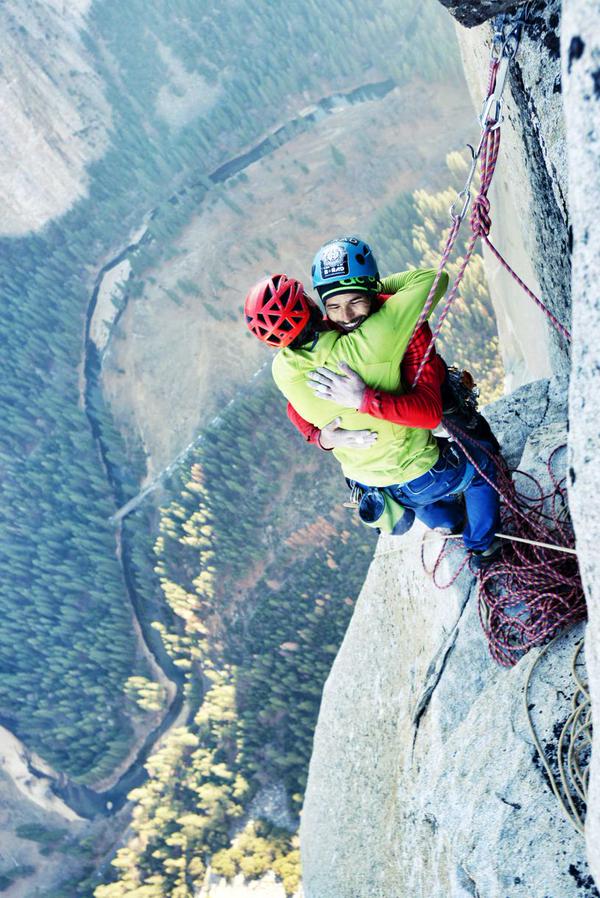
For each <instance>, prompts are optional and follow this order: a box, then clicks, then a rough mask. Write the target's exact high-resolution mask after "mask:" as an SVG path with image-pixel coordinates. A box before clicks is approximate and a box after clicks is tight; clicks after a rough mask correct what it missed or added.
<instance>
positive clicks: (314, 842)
mask: <svg viewBox="0 0 600 898" xmlns="http://www.w3.org/2000/svg"><path fill="white" fill-rule="evenodd" d="M442 2H443V4H444V5H445V6H446V7H448V8H449V9H450V11H451V12H452V14H453V15H454V16H455V17H456V18H457V20H458V21H459V22H461V23H463V24H466V25H469V26H473V25H479V26H480V27H477V28H472V29H471V30H469V31H465V30H463V29H461V28H460V27H459V28H458V31H459V40H460V43H461V49H462V53H463V60H464V63H465V70H466V74H467V80H468V82H469V86H470V89H471V91H472V94H473V99H474V101H475V105H476V107H477V108H478V109H479V108H480V106H481V101H482V99H483V96H484V91H485V86H486V79H485V74H486V69H487V65H486V63H487V60H488V58H489V48H490V42H491V38H492V29H491V26H490V24H489V22H487V23H486V20H488V19H489V18H490V17H491V16H492V15H495V14H496V13H498V12H501V11H503V10H505V9H506V6H507V4H505V3H502V2H498V3H494V2H485V0H484V2H481V3H473V2H470V0H463V2H459V0H455V2H450V0H442ZM529 13H530V14H529V23H528V26H527V29H526V32H525V34H524V36H523V38H522V41H521V47H520V49H519V54H518V57H517V59H516V60H515V62H514V63H513V65H512V67H511V74H510V76H509V79H508V83H507V90H506V94H505V100H506V103H505V108H504V116H505V119H504V122H503V125H502V147H501V151H500V161H499V164H498V169H497V172H496V182H495V185H494V187H493V189H492V191H491V194H490V198H491V200H492V219H493V221H494V226H493V228H492V231H491V234H490V236H491V239H492V241H493V242H494V243H495V245H497V246H498V248H499V249H500V251H501V252H502V253H503V254H504V255H505V256H506V258H507V259H508V261H509V262H510V263H511V264H512V265H513V267H514V268H515V269H516V270H517V271H518V273H519V274H521V276H522V277H523V278H524V280H525V281H526V282H527V283H529V284H530V286H531V287H532V288H533V289H534V290H535V291H536V292H538V289H539V291H540V294H541V296H542V297H543V299H544V301H545V302H546V303H547V304H548V305H549V307H550V308H551V310H552V311H553V312H554V313H555V314H556V315H557V317H558V318H559V319H560V320H561V321H562V323H563V324H564V325H566V326H567V327H571V321H570V319H571V295H572V319H573V320H572V331H573V343H572V367H571V359H570V354H569V350H568V347H567V346H566V345H565V344H564V342H563V340H562V339H561V338H559V337H557V336H556V334H555V333H554V332H553V330H552V329H551V327H550V325H549V324H548V323H547V322H546V321H545V320H544V318H543V317H542V316H541V315H540V314H539V313H538V312H537V311H536V310H535V309H532V308H531V306H530V301H529V300H528V299H527V298H526V297H525V295H524V294H521V293H520V292H519V288H518V287H516V286H513V285H512V282H511V281H510V280H508V279H507V278H506V277H505V276H504V274H503V273H502V272H499V271H498V269H497V267H495V266H496V263H495V262H493V261H492V260H490V259H487V260H486V261H487V262H488V265H489V268H488V272H489V275H490V281H491V287H492V294H493V299H494V303H495V307H496V311H497V315H498V318H499V330H500V336H501V342H502V344H503V351H504V353H505V361H506V363H507V370H508V375H509V377H508V381H509V386H510V387H514V386H518V384H519V383H523V382H527V381H531V380H532V378H535V377H536V376H538V377H539V376H540V375H541V374H545V373H546V372H547V370H551V371H552V372H553V373H555V374H556V373H558V374H559V375H562V378H560V377H559V379H554V380H552V381H550V382H549V383H548V382H547V381H546V382H545V385H544V384H543V383H533V384H529V385H528V386H527V387H523V388H522V389H520V390H518V391H517V392H516V393H514V394H512V395H511V396H510V397H509V398H508V399H506V400H503V401H502V402H501V403H499V404H496V406H495V407H494V410H493V415H492V416H491V417H493V425H494V428H495V430H496V432H497V434H498V436H499V438H500V441H501V443H502V444H503V448H504V452H505V454H506V456H507V458H508V460H509V461H510V462H511V463H514V462H515V460H516V459H518V458H519V457H520V456H521V453H522V450H523V446H524V443H525V442H526V440H527V447H526V451H525V453H524V455H523V461H522V465H524V466H525V467H526V469H527V470H531V471H533V472H535V471H537V472H538V473H540V472H543V469H544V458H545V456H546V455H547V454H548V453H549V452H550V451H551V450H552V448H553V447H554V446H556V444H557V442H560V441H566V440H567V438H568V457H566V456H565V454H564V453H561V454H560V455H559V459H558V461H559V463H560V464H562V465H564V466H565V468H566V469H567V470H568V475H569V476H568V482H569V499H570V506H571V511H572V516H573V522H574V526H575V532H576V537H577V548H578V554H579V559H580V566H581V573H582V579H583V582H584V588H585V590H586V598H587V601H588V609H589V623H588V625H587V627H586V628H585V661H586V667H587V672H588V676H589V681H590V692H591V698H592V707H593V709H594V711H595V712H596V713H595V715H594V716H595V718H597V717H598V713H597V709H598V707H599V706H600V648H599V646H600V588H599V586H598V583H600V570H599V567H600V565H599V562H598V558H599V557H600V556H599V552H598V545H599V540H598V535H599V534H598V529H599V527H600V513H599V512H600V509H599V508H598V505H599V503H600V500H599V498H598V496H599V490H598V486H597V478H596V477H595V468H596V465H597V459H598V458H599V457H600V456H599V453H598V448H599V445H598V444H599V443H600V430H599V428H598V421H599V420H600V389H599V387H600V384H599V383H598V380H599V378H600V363H599V361H598V350H597V347H598V345H600V287H599V286H598V285H599V283H600V277H599V275H600V271H599V269H600V224H599V219H598V214H597V208H598V198H599V197H600V152H599V150H600V8H599V7H598V4H597V3H596V2H592V0H565V2H564V3H563V4H562V6H561V3H560V2H559V0H548V2H542V0H536V2H533V3H530V4H529ZM481 23H485V24H481ZM561 32H562V33H561ZM563 90H564V100H565V103H564V109H565V112H563ZM565 113H566V127H565ZM567 151H568V155H567ZM571 250H572V252H573V270H572V271H571ZM567 379H570V383H569V386H568V385H567ZM567 389H569V412H568V421H567V412H566V409H565V408H564V400H565V394H566V392H567ZM412 539H413V540H414V537H412ZM416 542H417V540H414V541H412V542H411V540H406V541H405V542H403V545H402V548H401V547H400V546H399V545H398V544H396V545H394V541H393V540H390V539H383V538H382V540H381V542H380V544H379V549H378V552H377V555H376V556H375V559H374V561H373V564H372V566H371V569H370V572H369V576H368V579H367V581H366V583H365V587H364V590H363V593H362V594H361V597H360V600H359V602H358V604H357V608H356V613H355V616H354V618H353V620H352V623H351V626H350V628H349V630H348V634H347V636H346V639H345V641H344V643H343V646H342V649H341V651H340V654H339V657H338V659H337V660H336V663H335V665H334V667H333V669H332V672H331V676H330V678H329V680H328V683H327V685H326V689H325V692H324V697H323V704H322V710H321V715H320V719H319V723H318V726H317V731H316V736H315V751H314V756H313V761H312V764H311V770H310V776H309V783H308V789H307V796H306V805H305V810H304V816H303V821H302V843H303V852H304V876H305V884H306V894H307V896H308V898H325V896H327V898H346V896H347V898H355V896H362V895H369V896H370V898H371V896H372V898H384V896H385V898H388V896H390V898H391V896H396V895H410V896H411V898H412V896H415V898H421V896H422V898H425V896H427V898H454V896H456V898H459V896H460V898H463V896H479V898H496V896H497V898H521V896H523V898H526V896H527V898H533V896H535V898H538V896H539V898H542V896H544V898H561V896H563V895H564V896H570V898H572V896H583V895H585V896H592V895H597V894H598V892H597V891H596V886H595V885H594V880H593V878H592V874H593V875H594V876H595V878H596V882H597V883H600V757H599V750H598V747H597V746H598V740H597V739H596V741H595V746H594V750H593V755H592V764H591V779H590V791H589V796H588V805H587V818H586V840H587V857H588V860H587V861H586V858H585V845H584V842H583V839H582V838H581V836H579V835H578V834H577V833H576V832H575V830H574V829H573V828H572V827H571V826H570V824H569V823H567V822H566V821H565V820H564V819H563V818H562V816H561V815H560V811H559V807H558V804H557V802H556V800H555V798H554V797H553V796H551V794H550V791H549V789H548V784H547V782H546V780H545V779H544V777H543V776H542V775H541V773H540V768H539V765H538V764H537V763H536V760H535V752H534V751H533V748H532V737H531V733H530V730H529V728H528V726H527V724H526V717H525V712H524V708H523V704H522V699H523V685H524V681H525V676H526V669H527V668H528V667H529V664H530V663H531V661H532V660H533V659H535V657H536V655H537V654H539V651H537V652H531V653H530V655H529V657H527V658H524V659H523V660H522V661H521V662H520V663H519V664H518V665H517V666H516V667H515V668H513V669H512V670H510V671H502V670H500V669H498V668H496V667H495V666H494V665H493V664H492V662H491V661H490V660H489V658H488V656H487V654H486V650H485V646H484V641H483V635H482V632H481V629H480V626H479V622H478V620H477V616H476V610H475V603H474V596H473V580H472V578H470V577H469V575H468V574H467V573H465V572H463V573H462V574H461V575H460V576H459V577H458V579H457V580H456V581H455V583H454V584H453V585H452V587H450V588H449V589H446V590H444V591H442V592H440V591H439V590H438V589H437V588H436V587H435V586H434V585H432V582H431V579H430V578H429V577H427V576H426V575H425V574H423V572H422V570H421V567H420V564H419V561H418V546H417V545H416ZM431 548H432V547H430V546H428V547H427V551H428V552H429V551H430V549H431ZM448 563H449V564H450V567H451V566H452V563H453V562H452V560H450V561H449V562H448ZM454 563H456V562H454ZM451 573H452V571H451V570H450V571H449V572H448V574H449V576H451ZM583 632H584V628H583V626H581V627H579V628H577V629H576V630H574V631H572V632H571V633H569V634H567V635H565V636H564V637H562V638H561V640H560V641H559V642H558V643H556V644H555V645H554V646H553V647H552V649H551V650H550V651H549V652H548V653H547V655H545V656H544V658H543V661H542V662H541V664H540V667H539V669H538V671H537V673H536V677H535V678H534V680H533V682H532V687H531V688H532V692H531V694H530V698H529V704H530V708H531V709H532V716H533V718H534V723H535V726H536V730H537V732H538V735H539V736H540V738H541V740H542V744H543V745H544V746H545V747H546V749H547V750H548V752H549V754H550V755H551V754H552V752H553V750H555V742H556V736H557V731H558V729H560V723H561V722H562V720H564V718H565V716H566V713H567V711H566V708H565V706H564V705H563V704H562V702H563V701H564V700H565V698H569V697H570V696H571V695H572V694H573V691H574V690H573V684H572V682H571V680H570V674H569V666H570V663H571V659H572V655H573V645H574V643H575V641H576V640H577V639H578V638H579V637H581V635H582V633H583ZM588 862H589V868H588V866H587V864H588Z"/></svg>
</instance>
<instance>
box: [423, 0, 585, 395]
mask: <svg viewBox="0 0 600 898" xmlns="http://www.w3.org/2000/svg"><path fill="white" fill-rule="evenodd" d="M528 8H529V3H527V4H525V6H524V8H523V10H522V14H521V15H520V16H517V17H516V18H513V19H511V18H510V17H508V16H507V15H502V16H498V17H497V18H496V19H495V20H494V21H495V28H496V30H495V34H494V38H493V41H492V49H491V53H490V63H489V71H488V86H487V95H486V98H485V100H484V102H483V107H482V110H481V115H480V123H481V129H482V130H481V137H480V140H479V145H478V147H477V149H476V150H473V151H472V162H471V167H470V169H469V173H468V175H467V180H466V182H465V186H464V187H463V189H462V190H461V191H460V193H459V194H458V195H457V197H456V199H455V200H454V202H453V204H452V206H451V207H450V217H451V219H452V224H451V226H450V231H449V234H448V239H447V241H446V245H445V247H444V251H443V253H442V258H441V260H440V264H439V267H438V270H437V273H436V276H435V278H434V281H433V284H432V286H431V289H430V291H429V295H428V297H427V300H426V302H425V305H424V307H423V311H422V313H421V315H420V317H419V320H418V322H417V324H416V326H415V331H416V330H417V329H418V328H419V327H420V326H421V325H422V324H423V322H424V321H426V320H427V317H428V315H429V312H430V311H431V307H432V304H433V301H434V297H435V293H436V290H437V287H438V284H439V281H440V278H441V276H442V272H443V270H444V268H445V267H446V263H447V262H448V259H449V257H450V255H451V253H452V250H453V248H454V245H455V243H456V239H457V237H458V234H459V231H460V228H461V225H462V223H463V221H464V219H465V217H466V215H467V212H468V209H469V206H470V204H471V187H472V183H473V179H474V177H475V174H476V171H477V166H478V164H480V167H481V180H480V187H479V192H478V194H477V196H476V198H475V200H474V201H473V208H472V211H471V216H470V226H471V237H470V239H469V242H468V244H467V248H466V252H465V255H464V257H463V260H462V263H461V265H460V268H459V270H458V274H457V275H456V278H455V279H454V283H453V285H452V287H451V289H450V292H449V293H448V295H447V297H446V300H445V302H444V305H443V307H442V311H441V313H440V316H439V319H438V322H437V324H436V327H435V330H434V332H433V335H432V338H431V341H430V343H429V345H428V347H427V349H426V351H425V354H424V355H423V358H422V359H421V362H420V365H419V368H418V369H417V373H416V375H415V378H414V381H413V384H412V385H413V387H415V386H416V384H417V383H418V381H419V379H420V377H421V374H422V372H423V368H424V367H425V364H426V362H427V359H428V358H429V356H430V355H431V352H432V351H433V347H434V344H435V341H436V339H437V337H438V336H439V333H440V331H441V329H442V326H443V324H444V321H445V320H446V317H447V315H448V313H449V311H450V308H451V306H452V304H453V303H454V301H455V299H456V297H457V296H458V290H459V287H460V285H461V282H462V280H463V277H464V274H465V271H466V270H467V267H468V265H469V262H470V261H471V258H472V256H473V253H474V252H475V248H476V246H477V241H478V240H479V238H481V239H482V240H483V242H484V243H485V244H486V246H488V247H489V249H490V251H491V252H492V253H493V255H494V256H495V257H496V259H497V260H498V261H499V262H500V264H501V265H502V266H503V267H504V268H505V270H506V271H507V272H508V273H509V274H510V275H511V276H512V277H513V278H514V279H515V281H516V282H517V283H518V284H519V285H520V286H521V287H522V289H523V290H524V291H525V292H526V293H527V295H528V296H529V297H530V298H531V299H532V300H533V301H534V302H535V303H536V305H537V306H538V307H539V308H540V309H541V310H542V311H543V312H544V314H545V315H546V316H547V317H548V319H549V321H550V322H551V324H552V325H553V326H554V327H555V328H556V330H557V331H558V332H559V333H560V334H561V335H562V337H563V338H564V339H565V340H566V341H567V342H570V341H571V334H570V332H569V330H568V329H567V328H566V327H565V326H564V325H563V324H561V322H560V321H559V320H558V318H557V317H556V315H554V314H553V313H552V312H551V311H550V309H549V308H548V307H547V306H546V305H545V303H544V302H542V300H541V299H540V298H539V297H538V296H537V295H536V294H535V293H534V292H533V291H532V290H531V289H530V288H529V287H528V286H527V285H526V284H525V282H524V281H523V280H522V279H521V278H520V277H519V276H518V275H517V273H516V272H515V271H514V269H513V268H511V266H510V265H509V264H508V262H507V261H506V259H505V258H504V257H503V256H502V254H501V253H500V252H499V250H498V249H497V248H496V247H495V246H494V244H493V243H492V242H491V240H490V239H489V233H490V229H491V226H492V220H491V214H490V201H489V198H488V191H489V189H490V186H491V183H492V179H493V177H494V172H495V170H496V163H497V161H498V153H499V150H500V125H501V124H502V121H503V117H502V108H503V104H504V99H503V94H504V87H505V84H506V78H507V75H508V71H509V67H510V63H511V62H512V60H513V59H514V57H515V55H516V53H517V50H518V47H519V42H520V38H521V31H522V28H523V25H524V24H525V23H526V21H527V14H528ZM459 207H460V211H458V210H459Z"/></svg>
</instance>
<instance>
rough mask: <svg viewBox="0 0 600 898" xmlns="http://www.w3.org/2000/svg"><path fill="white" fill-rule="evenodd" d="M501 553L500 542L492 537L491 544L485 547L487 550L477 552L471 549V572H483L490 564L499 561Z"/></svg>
mask: <svg viewBox="0 0 600 898" xmlns="http://www.w3.org/2000/svg"><path fill="white" fill-rule="evenodd" d="M501 553H502V540H501V539H498V538H497V537H494V540H493V542H492V543H491V544H490V545H489V546H488V547H487V549H482V550H481V551H479V552H478V551H477V550H475V549H471V570H473V571H483V570H485V568H486V567H489V565H490V564H492V562H494V561H499V560H500V555H501Z"/></svg>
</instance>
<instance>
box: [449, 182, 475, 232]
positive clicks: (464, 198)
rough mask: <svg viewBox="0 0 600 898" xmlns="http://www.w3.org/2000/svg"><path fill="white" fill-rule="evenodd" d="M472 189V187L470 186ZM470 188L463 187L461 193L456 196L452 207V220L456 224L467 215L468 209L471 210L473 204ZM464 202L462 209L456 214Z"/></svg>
mask: <svg viewBox="0 0 600 898" xmlns="http://www.w3.org/2000/svg"><path fill="white" fill-rule="evenodd" d="M469 187H470V185H469ZM469 187H463V189H462V190H461V192H460V193H457V194H456V199H455V200H454V202H453V203H452V205H451V206H450V218H451V219H452V221H453V222H454V224H456V222H458V221H462V220H463V218H464V217H465V215H466V214H467V209H468V208H469V204H470V202H471V191H470V189H469ZM461 202H462V209H461V210H460V212H459V213H458V215H457V214H456V206H457V204H458V203H461Z"/></svg>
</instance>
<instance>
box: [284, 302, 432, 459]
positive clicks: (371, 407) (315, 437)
mask: <svg viewBox="0 0 600 898" xmlns="http://www.w3.org/2000/svg"><path fill="white" fill-rule="evenodd" d="M378 298H379V299H380V300H381V302H385V300H386V299H388V296H385V295H383V294H380V295H379V297H378ZM430 342H431V329H430V327H429V325H428V324H427V322H425V324H422V325H421V327H420V328H419V329H418V330H417V331H416V332H415V334H414V336H413V338H412V340H411V341H410V343H409V344H408V346H407V348H406V352H405V353H404V357H403V359H402V364H401V366H400V371H401V373H402V381H403V383H404V384H405V385H406V386H408V385H410V384H412V382H413V380H414V378H415V375H416V373H417V369H418V367H419V364H420V363H421V359H422V358H423V356H424V355H425V351H426V349H427V347H428V346H429V343H430ZM445 376H446V368H445V366H444V363H443V361H442V359H441V358H440V356H439V355H438V354H437V353H436V351H435V347H434V348H433V349H432V351H431V352H430V354H429V358H428V359H427V362H426V363H425V367H424V368H423V371H422V373H421V377H420V378H419V382H418V384H417V386H416V387H415V388H414V390H410V392H408V393H405V394H403V395H399V394H396V393H384V392H383V391H382V390H376V389H374V388H373V387H367V388H366V389H365V395H364V398H363V401H362V405H361V407H360V408H359V412H364V414H366V415H372V416H373V417H374V418H382V419H384V420H386V421H391V422H392V423H393V424H404V425H405V426H407V427H424V428H427V429H429V430H432V429H433V428H434V427H437V426H438V424H439V423H440V421H441V419H442V397H441V392H440V388H441V385H442V382H443V380H444V378H445ZM287 414H288V418H289V419H290V421H291V422H292V424H293V425H294V427H296V428H297V429H298V430H299V431H300V433H301V434H302V436H303V437H304V438H305V439H306V440H308V442H309V443H318V441H319V434H320V433H321V431H320V430H319V428H318V427H315V426H314V425H313V424H311V423H310V421H306V420H305V419H304V418H303V417H302V416H301V415H299V414H298V412H297V411H296V409H295V408H294V407H293V406H292V404H291V403H289V402H288V406H287Z"/></svg>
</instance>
